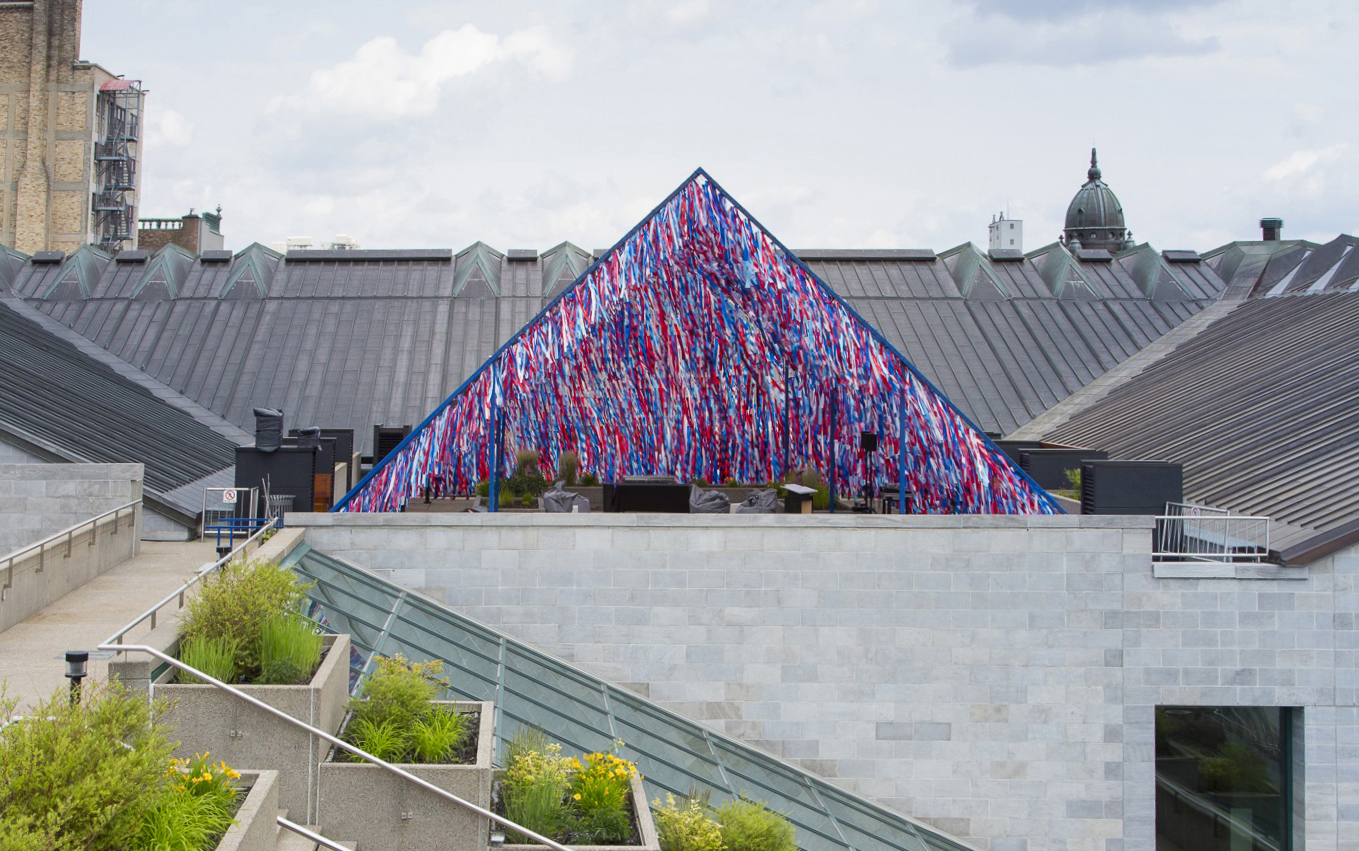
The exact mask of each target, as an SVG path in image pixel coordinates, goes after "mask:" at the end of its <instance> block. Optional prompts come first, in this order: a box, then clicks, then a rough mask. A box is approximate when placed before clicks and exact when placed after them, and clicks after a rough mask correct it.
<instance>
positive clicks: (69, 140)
mask: <svg viewBox="0 0 1359 851" xmlns="http://www.w3.org/2000/svg"><path fill="white" fill-rule="evenodd" d="M80 12H81V2H80V0H27V1H26V0H0V244H4V245H9V246H13V247H14V248H16V249H18V250H19V251H22V252H24V253H26V254H33V253H35V252H38V251H49V250H55V251H71V250H74V249H76V248H78V247H80V246H81V245H84V244H87V243H89V244H94V245H98V246H100V247H102V248H105V249H109V250H118V249H123V248H135V247H136V243H137V231H136V222H137V190H138V187H139V185H140V184H139V181H140V178H139V174H140V165H141V146H140V145H139V141H138V140H139V137H140V131H141V112H142V103H143V98H144V92H142V90H141V86H140V84H139V83H138V82H136V81H132V80H124V79H121V78H119V77H117V76H115V75H114V74H112V73H110V72H109V71H107V70H105V69H104V68H101V67H100V66H98V65H96V64H94V63H92V62H84V61H81V60H80V58H79V56H80Z"/></svg>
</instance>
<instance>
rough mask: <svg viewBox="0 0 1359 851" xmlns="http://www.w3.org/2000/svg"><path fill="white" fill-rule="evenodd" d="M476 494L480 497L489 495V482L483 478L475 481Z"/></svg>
mask: <svg viewBox="0 0 1359 851" xmlns="http://www.w3.org/2000/svg"><path fill="white" fill-rule="evenodd" d="M476 494H477V496H481V497H486V496H490V495H491V483H490V482H488V481H486V480H485V479H483V480H482V481H479V482H477V487H476Z"/></svg>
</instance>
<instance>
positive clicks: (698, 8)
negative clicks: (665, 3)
mask: <svg viewBox="0 0 1359 851" xmlns="http://www.w3.org/2000/svg"><path fill="white" fill-rule="evenodd" d="M708 11H709V10H708V0H685V2H683V3H676V4H675V5H674V6H671V7H670V8H669V9H666V10H665V19H666V20H667V21H669V22H670V23H672V24H680V25H685V24H692V23H694V22H696V21H701V20H702V19H704V18H706V17H708Z"/></svg>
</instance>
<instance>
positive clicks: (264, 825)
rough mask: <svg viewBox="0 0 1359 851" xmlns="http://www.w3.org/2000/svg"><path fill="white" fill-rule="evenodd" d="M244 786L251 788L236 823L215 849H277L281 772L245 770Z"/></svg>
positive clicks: (243, 850) (222, 850)
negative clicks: (275, 847) (279, 777)
mask: <svg viewBox="0 0 1359 851" xmlns="http://www.w3.org/2000/svg"><path fill="white" fill-rule="evenodd" d="M241 781H242V784H243V785H246V786H248V787H249V789H250V791H249V792H247V793H246V795H245V800H244V801H242V802H241V806H240V809H238V810H236V823H235V824H233V825H232V826H231V827H229V828H227V831H226V833H225V834H223V835H222V839H221V841H219V842H218V843H217V849H216V851H274V845H275V842H276V841H277V839H278V822H277V821H275V819H276V818H277V817H278V772H277V771H243V772H241Z"/></svg>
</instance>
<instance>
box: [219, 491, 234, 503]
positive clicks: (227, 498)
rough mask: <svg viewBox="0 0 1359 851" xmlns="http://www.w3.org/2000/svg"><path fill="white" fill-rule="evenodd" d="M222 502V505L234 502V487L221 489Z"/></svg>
mask: <svg viewBox="0 0 1359 851" xmlns="http://www.w3.org/2000/svg"><path fill="white" fill-rule="evenodd" d="M222 503H223V504H224V505H235V504H236V489H235V488H226V489H225V490H223V491H222Z"/></svg>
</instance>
